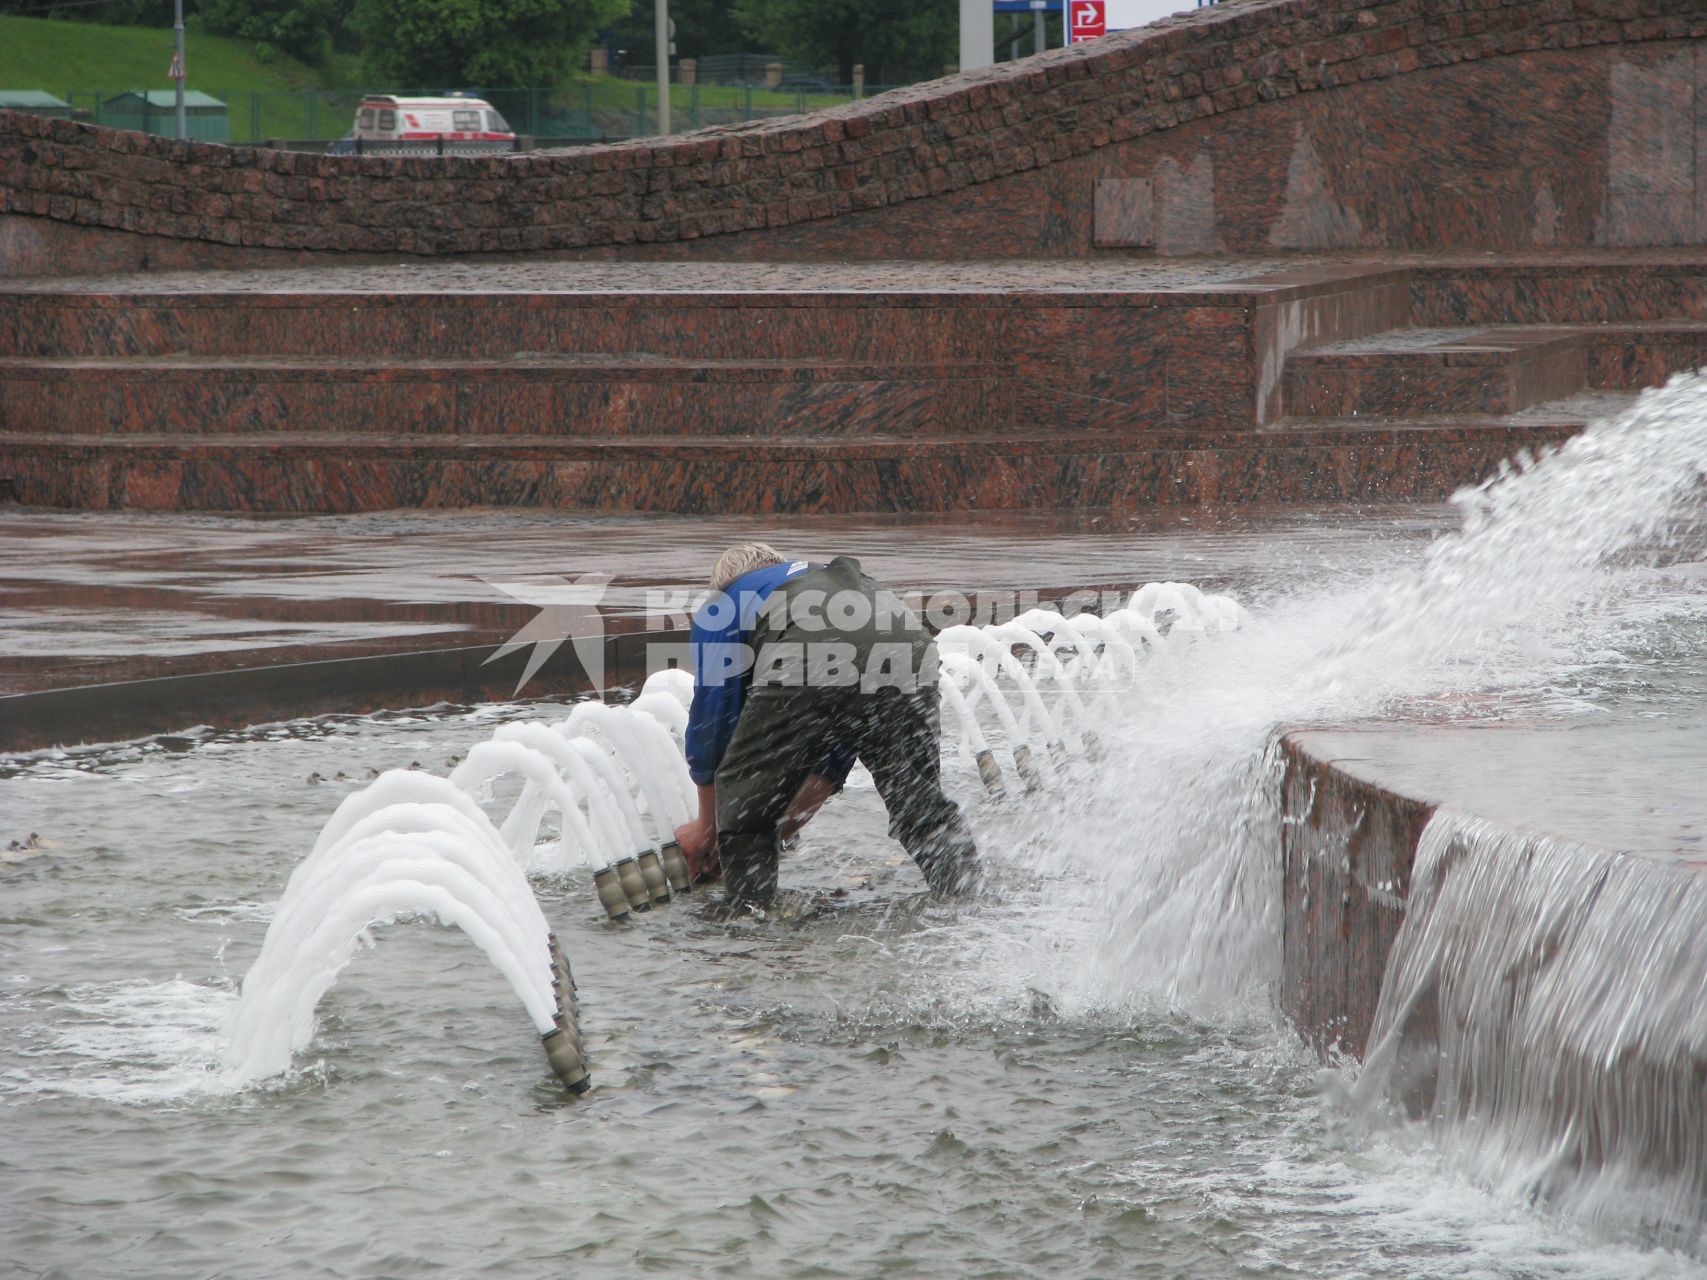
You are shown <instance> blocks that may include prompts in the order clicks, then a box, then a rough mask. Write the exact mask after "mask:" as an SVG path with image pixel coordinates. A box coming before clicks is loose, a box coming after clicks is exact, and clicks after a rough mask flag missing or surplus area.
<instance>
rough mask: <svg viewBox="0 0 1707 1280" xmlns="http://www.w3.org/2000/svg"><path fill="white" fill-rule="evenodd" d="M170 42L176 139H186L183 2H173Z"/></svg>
mask: <svg viewBox="0 0 1707 1280" xmlns="http://www.w3.org/2000/svg"><path fill="white" fill-rule="evenodd" d="M172 42H173V47H174V55H175V56H174V57H173V59H172V68H173V70H175V71H176V72H177V73H178V76H177V79H176V80H175V81H173V83H174V84H176V85H177V87H178V92H177V115H178V137H180V138H187V137H189V136H190V128H189V123H188V121H187V120H186V119H185V114H184V0H173V5H172Z"/></svg>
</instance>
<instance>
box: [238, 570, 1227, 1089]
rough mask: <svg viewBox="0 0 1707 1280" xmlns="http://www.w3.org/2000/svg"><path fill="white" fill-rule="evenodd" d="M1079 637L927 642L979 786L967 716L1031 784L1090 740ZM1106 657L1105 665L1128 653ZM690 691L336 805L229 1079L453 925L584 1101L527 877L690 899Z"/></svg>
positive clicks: (679, 678) (554, 954) (285, 915)
mask: <svg viewBox="0 0 1707 1280" xmlns="http://www.w3.org/2000/svg"><path fill="white" fill-rule="evenodd" d="M1164 613H1165V614H1167V615H1168V616H1169V617H1170V619H1171V625H1170V626H1169V628H1168V630H1167V631H1166V632H1164V631H1163V630H1162V629H1161V627H1160V626H1158V623H1157V617H1158V615H1160V614H1164ZM1122 615H1130V617H1129V618H1125V619H1123V617H1122ZM1240 616H1241V611H1240V610H1239V607H1238V606H1237V605H1236V604H1234V603H1233V602H1232V601H1231V600H1227V599H1225V598H1224V597H1218V596H1205V595H1203V594H1202V593H1201V592H1199V591H1198V590H1197V589H1196V588H1195V587H1190V586H1186V585H1184V584H1178V583H1167V584H1151V585H1150V586H1147V587H1145V588H1143V589H1142V590H1140V591H1139V592H1138V593H1136V594H1135V595H1134V596H1133V598H1132V600H1131V601H1130V602H1129V603H1128V604H1127V605H1126V606H1125V608H1123V609H1120V610H1116V611H1113V612H1112V613H1111V614H1110V615H1109V617H1107V618H1102V619H1099V620H1098V624H1097V627H1096V631H1095V632H1094V633H1093V634H1097V635H1102V636H1108V637H1114V636H1120V635H1122V633H1123V632H1125V631H1127V630H1131V631H1133V632H1135V633H1138V634H1141V635H1144V636H1146V637H1148V638H1149V639H1150V641H1151V642H1152V644H1153V645H1155V646H1157V647H1158V648H1159V647H1160V646H1162V645H1164V644H1179V643H1185V642H1188V641H1189V640H1190V639H1192V638H1195V637H1197V636H1200V635H1203V634H1206V633H1208V631H1209V630H1210V629H1211V627H1212V628H1213V630H1216V631H1219V630H1226V629H1233V628H1235V627H1236V626H1237V625H1238V620H1239V618H1240ZM1206 620H1207V622H1208V623H1209V624H1210V626H1208V627H1206V625H1205V621H1206ZM1089 625H1091V624H1087V623H1085V622H1083V621H1080V622H1079V623H1077V624H1075V622H1074V621H1071V620H1069V619H1067V618H1065V617H1063V616H1062V615H1061V614H1059V613H1054V612H1052V611H1048V610H1042V609H1034V610H1031V611H1030V612H1029V613H1027V614H1026V615H1025V616H1024V617H1023V618H1022V619H1015V620H1014V621H1012V622H1008V623H1003V624H991V625H988V626H985V627H982V628H974V627H968V626H961V627H952V628H949V629H948V630H946V631H944V632H943V633H942V635H941V636H940V637H939V645H940V647H941V649H942V651H943V670H942V674H941V677H940V684H941V688H942V691H943V694H944V697H945V700H946V701H947V703H948V705H950V706H952V707H953V708H954V709H955V711H956V712H957V715H958V720H959V723H958V730H959V740H960V742H961V744H962V745H963V746H964V748H965V749H966V750H968V751H970V752H971V753H972V755H973V757H974V759H975V760H976V761H977V762H978V769H979V772H980V776H981V777H982V778H983V779H984V781H985V783H986V785H987V786H989V787H990V789H991V790H992V791H994V792H997V793H1000V792H1001V791H1002V789H1003V788H1002V779H1001V772H1000V769H999V767H997V766H995V765H994V763H993V758H992V756H991V751H990V748H989V746H988V740H987V738H986V730H985V728H984V727H982V726H981V725H980V722H979V716H980V714H981V713H982V714H985V715H987V716H989V717H993V718H994V720H995V721H996V730H1000V731H1005V733H1006V735H1007V739H1008V744H1009V747H1010V750H1011V752H1012V756H1013V760H1014V765H1015V769H1016V772H1018V773H1019V775H1020V776H1021V778H1023V779H1024V780H1025V783H1026V786H1027V788H1028V789H1032V788H1034V787H1036V786H1038V785H1040V784H1041V782H1042V775H1041V774H1040V773H1039V772H1038V770H1037V767H1036V765H1035V764H1034V763H1033V756H1032V754H1031V750H1030V748H1031V746H1032V745H1034V744H1035V745H1038V746H1040V747H1046V748H1047V749H1048V754H1049V758H1050V760H1051V761H1052V767H1054V768H1059V767H1061V766H1062V765H1064V764H1065V762H1066V761H1067V759H1068V751H1069V744H1071V748H1072V749H1073V750H1076V751H1077V752H1078V753H1079V754H1080V755H1088V754H1089V751H1090V746H1091V743H1092V742H1093V740H1094V739H1093V736H1092V734H1091V731H1090V729H1089V726H1088V725H1086V724H1084V723H1083V722H1084V721H1085V720H1087V719H1088V718H1089V717H1090V714H1091V712H1090V709H1089V706H1088V704H1087V702H1086V700H1085V698H1086V696H1087V695H1089V696H1090V697H1092V698H1095V697H1098V696H1104V695H1106V694H1108V693H1109V692H1110V686H1109V685H1108V682H1107V681H1106V680H1099V676H1100V675H1101V674H1102V673H1104V672H1106V671H1108V670H1110V669H1113V670H1115V671H1117V672H1118V671H1125V670H1127V666H1126V665H1125V664H1124V663H1123V662H1122V661H1120V660H1118V659H1117V660H1116V661H1114V662H1113V663H1107V662H1104V661H1103V649H1104V646H1103V644H1101V643H1099V642H1098V641H1097V640H1095V639H1091V638H1088V636H1087V626H1089ZM1116 643H1118V644H1119V645H1120V648H1119V650H1118V652H1119V653H1120V654H1122V655H1131V654H1134V653H1135V652H1136V651H1135V650H1134V649H1133V648H1132V646H1131V645H1130V644H1128V643H1124V642H1123V641H1117V642H1116ZM1016 650H1019V651H1021V652H1022V653H1023V654H1024V655H1025V656H1026V657H1027V658H1029V660H1030V666H1029V667H1028V665H1027V664H1026V662H1024V661H1022V660H1021V658H1020V657H1018V656H1016V653H1015V651H1016ZM1147 651H1148V650H1147ZM691 689H692V681H691V678H684V676H683V675H682V673H679V672H676V671H667V672H661V673H657V674H655V675H654V676H652V677H651V678H650V679H649V680H648V681H647V683H646V685H645V686H644V687H643V688H642V689H641V691H640V693H639V696H638V697H636V698H635V700H634V701H633V702H632V703H630V704H628V705H626V706H611V705H607V704H605V703H603V702H584V703H581V704H579V705H577V706H576V707H575V708H574V709H573V710H571V711H570V713H569V715H568V716H567V717H565V718H564V719H562V720H560V721H558V722H557V723H555V724H550V725H547V724H542V723H538V722H524V723H516V724H505V725H501V726H499V727H498V728H497V729H496V730H494V732H493V734H492V737H491V738H490V740H488V741H486V742H481V743H478V744H476V745H475V746H474V747H473V748H471V749H470V750H469V751H468V753H467V755H466V756H465V757H463V759H462V760H461V761H459V762H458V763H457V764H456V766H455V767H454V768H453V769H452V770H451V772H450V775H449V776H448V777H447V778H439V777H435V776H433V775H430V774H426V773H422V772H418V771H413V770H398V771H392V772H389V773H386V774H383V775H381V777H380V778H379V779H378V780H376V781H375V782H374V783H372V784H371V785H370V786H368V787H366V788H364V789H363V790H362V791H359V792H357V793H355V794H353V795H351V796H349V797H347V798H346V799H345V800H344V802H343V803H342V804H341V805H339V807H338V809H337V811H336V812H334V813H333V815H332V817H331V818H330V819H329V820H328V821H327V823H326V826H325V827H324V828H323V829H322V831H321V833H320V836H319V838H318V839H317V840H316V841H315V845H314V848H313V850H312V851H311V852H310V853H309V855H308V857H307V858H305V859H304V860H303V862H302V863H301V865H300V866H298V868H297V869H296V871H295V872H293V873H292V875H291V878H290V880H289V882H288V883H287V884H286V886H285V892H284V895H283V898H282V899H281V901H280V904H279V908H278V912H277V914H276V915H275V916H274V919H273V923H272V925H271V927H270V928H269V929H268V931H267V936H266V939H265V941H264V942H263V944H262V948H261V954H260V957H259V958H258V959H257V960H256V961H255V964H254V966H253V967H252V968H251V969H250V971H249V974H248V976H247V977H245V978H244V980H243V986H242V1000H241V1002H240V1003H239V1005H238V1008H237V1012H236V1015H235V1018H234V1022H233V1034H232V1041H231V1047H230V1049H229V1052H228V1054H227V1063H228V1070H229V1072H230V1075H231V1078H232V1079H233V1080H235V1081H238V1082H247V1081H252V1080H255V1079H259V1078H262V1077H264V1076H267V1075H271V1074H274V1073H277V1072H279V1071H282V1070H283V1069H284V1068H285V1067H286V1066H288V1065H289V1063H290V1059H291V1055H292V1054H293V1053H294V1052H297V1051H299V1050H301V1049H302V1048H304V1047H305V1046H306V1045H307V1044H308V1042H309V1040H310V1039H311V1038H312V1036H313V1029H314V1010H315V1007H316V1006H317V1005H318V1003H319V1001H320V999H321V997H322V996H324V995H325V993H326V991H327V990H328V989H329V988H330V987H331V986H332V984H333V982H335V981H336V979H337V975H338V973H339V971H340V970H341V969H342V968H343V967H344V965H345V964H347V963H348V961H349V959H350V957H351V956H352V955H353V954H354V952H355V949H356V947H357V945H358V943H359V941H360V939H361V938H363V937H364V936H366V934H367V931H368V930H369V929H371V928H373V927H374V926H375V925H380V924H386V923H390V922H392V921H394V920H396V919H399V918H402V917H405V916H420V915H429V916H432V917H434V918H436V919H437V920H438V921H439V922H440V923H441V924H445V925H453V926H455V927H457V928H460V929H461V930H462V931H463V932H464V933H465V934H467V935H468V937H469V938H470V940H472V941H473V942H474V943H475V944H476V945H477V946H478V947H480V949H481V950H482V951H483V952H485V954H486V955H487V957H488V958H489V959H490V960H491V961H492V963H493V964H494V965H495V966H496V967H497V968H498V969H499V970H500V972H502V973H503V974H504V976H505V977H506V978H507V979H508V980H509V981H510V984H511V986H512V987H513V988H514V989H515V992H516V994H517V996H518V997H519V998H520V1000H521V1002H522V1004H523V1006H524V1008H526V1010H527V1012H528V1015H529V1017H530V1018H532V1020H533V1022H534V1026H535V1029H536V1030H537V1031H538V1032H539V1033H540V1035H541V1037H542V1040H543V1042H544V1044H545V1048H546V1056H547V1059H548V1061H549V1062H550V1065H551V1068H552V1070H553V1072H554V1073H555V1074H556V1075H557V1076H558V1078H559V1079H561V1080H562V1081H563V1083H564V1084H565V1086H567V1087H568V1088H570V1089H571V1090H574V1091H576V1092H580V1091H584V1090H585V1089H586V1088H587V1087H588V1083H589V1080H588V1074H587V1070H586V1060H585V1054H584V1051H583V1049H582V1044H581V1038H580V1027H579V1022H578V1016H577V1004H576V1000H575V987H574V983H573V981H572V979H570V977H569V972H570V971H569V961H568V958H567V957H566V956H564V954H563V953H562V951H561V949H560V947H559V946H558V943H557V939H556V936H555V935H554V934H553V933H552V932H551V930H550V928H549V926H548V925H547V923H546V920H545V917H544V915H543V914H542V913H541V911H540V909H539V904H538V902H537V901H536V900H535V898H534V897H533V894H532V891H531V889H530V888H529V886H528V883H527V875H528V874H530V873H532V874H542V875H543V874H563V873H565V872H568V871H570V870H574V869H585V870H591V871H592V872H593V874H594V882H595V886H596V889H597V893H598V897H599V901H600V903H601V905H602V906H603V907H604V908H605V911H606V913H607V914H608V915H609V916H610V918H611V919H613V920H626V919H627V918H628V917H629V916H630V915H631V914H632V913H635V912H645V911H649V910H651V909H652V908H653V907H657V906H664V905H666V904H668V903H669V902H670V901H671V898H672V896H673V895H674V894H676V893H688V892H691V890H692V887H693V886H692V883H691V881H690V879H689V877H688V874H687V864H686V861H685V859H684V858H683V857H682V853H681V849H680V848H679V847H678V846H677V845H676V843H675V840H674V836H673V832H674V830H675V828H676V827H677V826H678V825H679V824H681V823H682V822H685V821H687V820H688V818H689V817H690V816H691V815H692V813H693V806H694V803H695V793H694V787H693V783H692V780H691V779H690V778H689V776H688V772H687V764H686V761H685V759H684V758H683V755H682V751H681V746H680V740H679V739H680V734H681V732H682V731H683V729H684V728H685V725H686V706H685V696H686V695H691ZM1045 689H1047V690H1048V691H1050V692H1051V693H1052V694H1053V695H1055V698H1054V700H1055V702H1056V705H1055V707H1054V709H1051V708H1050V707H1049V706H1047V705H1046V704H1045V700H1044V691H1045ZM1015 699H1017V702H1018V706H1019V710H1018V712H1017V714H1016V712H1015V710H1014V708H1013V706H1012V705H1011V703H1010V700H1015ZM512 776H513V777H519V778H520V779H521V780H522V785H521V789H520V791H519V793H518V794H517V795H516V797H515V798H514V800H513V801H512V802H511V803H510V807H509V811H508V814H507V815H506V816H505V818H504V820H503V822H502V825H501V826H496V827H495V826H494V825H493V823H492V820H491V819H490V818H489V817H488V815H487V812H486V810H485V809H484V808H482V807H481V806H482V804H490V803H492V802H493V800H494V798H495V797H494V784H495V783H496V782H497V781H498V780H499V779H501V778H505V777H512ZM552 813H555V814H556V815H557V819H558V823H559V828H560V834H559V838H558V839H557V840H556V841H544V842H542V841H541V840H540V831H541V827H542V825H543V823H544V822H545V820H546V818H547V817H548V816H549V815H551V814H552ZM648 827H649V828H650V830H648Z"/></svg>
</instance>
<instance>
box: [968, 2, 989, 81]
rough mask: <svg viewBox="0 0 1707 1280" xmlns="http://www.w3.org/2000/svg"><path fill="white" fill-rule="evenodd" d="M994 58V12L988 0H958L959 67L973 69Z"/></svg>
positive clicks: (987, 64)
mask: <svg viewBox="0 0 1707 1280" xmlns="http://www.w3.org/2000/svg"><path fill="white" fill-rule="evenodd" d="M995 60H996V14H995V9H994V8H993V7H992V6H991V4H990V0H960V69H961V70H962V71H973V70H976V69H977V68H978V67H987V66H989V65H990V64H991V63H993V62H994V61H995Z"/></svg>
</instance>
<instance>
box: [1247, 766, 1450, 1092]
mask: <svg viewBox="0 0 1707 1280" xmlns="http://www.w3.org/2000/svg"><path fill="white" fill-rule="evenodd" d="M1280 752H1281V758H1282V761H1283V763H1284V767H1285V775H1284V779H1283V781H1282V783H1281V831H1280V842H1281V848H1280V857H1281V864H1282V869H1281V900H1282V915H1283V923H1282V930H1283V944H1282V960H1281V992H1280V1003H1281V1008H1282V1009H1283V1010H1284V1011H1285V1013H1286V1016H1287V1017H1288V1018H1289V1019H1290V1020H1291V1021H1292V1024H1293V1025H1294V1026H1295V1027H1297V1028H1298V1031H1299V1033H1300V1034H1301V1035H1303V1037H1304V1038H1305V1039H1306V1040H1308V1041H1309V1042H1310V1043H1311V1044H1312V1045H1314V1046H1315V1047H1316V1049H1317V1050H1318V1051H1319V1052H1322V1053H1324V1054H1327V1053H1330V1052H1343V1053H1347V1054H1350V1055H1352V1056H1354V1057H1358V1058H1361V1057H1362V1056H1363V1051H1364V1048H1365V1046H1366V1044H1367V1042H1368V1039H1369V1030H1370V1026H1371V1024H1372V1023H1373V1022H1374V1020H1375V1007H1376V1005H1377V1004H1378V1003H1379V1001H1380V998H1381V979H1382V976H1383V975H1384V974H1385V973H1386V971H1387V953H1388V951H1389V950H1391V949H1392V946H1393V939H1394V938H1395V937H1397V936H1398V932H1399V925H1400V924H1401V923H1402V922H1403V920H1404V912H1405V902H1406V899H1407V897H1408V896H1409V894H1410V885H1411V863H1412V861H1413V859H1414V857H1415V855H1416V848H1417V841H1418V840H1419V839H1421V837H1422V831H1423V828H1424V827H1425V826H1427V825H1428V820H1429V819H1430V818H1431V817H1433V816H1434V805H1433V804H1430V803H1428V802H1425V801H1422V800H1415V799H1412V798H1410V797H1408V796H1403V795H1400V794H1398V793H1397V792H1394V791H1390V790H1387V789H1386V788H1384V787H1381V786H1379V785H1377V784H1375V783H1373V782H1366V781H1364V780H1363V779H1360V778H1357V777H1354V776H1352V775H1351V774H1350V773H1347V772H1344V771H1342V770H1340V769H1338V768H1336V767H1335V765H1334V762H1333V761H1331V760H1322V759H1319V758H1317V757H1316V756H1313V755H1311V754H1310V751H1309V750H1308V749H1307V748H1306V747H1304V746H1302V745H1301V744H1300V743H1299V742H1298V740H1297V739H1296V738H1294V737H1286V738H1283V739H1281V742H1280Z"/></svg>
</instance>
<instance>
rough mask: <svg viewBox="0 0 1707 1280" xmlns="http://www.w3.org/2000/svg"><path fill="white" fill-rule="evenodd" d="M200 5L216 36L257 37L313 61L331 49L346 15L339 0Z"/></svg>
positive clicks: (238, 0)
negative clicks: (343, 14)
mask: <svg viewBox="0 0 1707 1280" xmlns="http://www.w3.org/2000/svg"><path fill="white" fill-rule="evenodd" d="M197 7H198V9H199V11H200V13H201V19H202V24H203V26H204V28H205V29H206V30H207V31H209V32H210V33H212V34H213V35H216V36H237V37H238V38H239V39H243V40H253V41H255V42H256V43H257V44H261V45H269V46H271V47H272V48H275V49H279V50H282V51H283V52H285V53H288V54H290V56H291V57H293V58H299V59H301V60H302V61H303V62H312V63H317V62H320V61H321V60H322V59H323V58H325V56H326V54H327V53H329V52H330V51H331V47H332V44H331V37H332V32H333V30H334V29H335V27H336V26H337V23H338V20H339V18H340V17H341V16H342V6H341V5H340V4H339V2H338V0H201V3H200V4H199V5H198V6H197Z"/></svg>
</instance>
